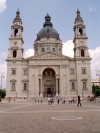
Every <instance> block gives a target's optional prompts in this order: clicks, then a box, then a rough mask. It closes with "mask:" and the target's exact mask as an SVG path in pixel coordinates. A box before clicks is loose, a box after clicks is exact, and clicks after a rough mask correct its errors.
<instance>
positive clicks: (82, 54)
mask: <svg viewBox="0 0 100 133" xmlns="http://www.w3.org/2000/svg"><path fill="white" fill-rule="evenodd" d="M84 56H85V54H84V49H81V57H84Z"/></svg>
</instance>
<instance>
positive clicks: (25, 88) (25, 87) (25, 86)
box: [23, 83, 27, 91]
mask: <svg viewBox="0 0 100 133" xmlns="http://www.w3.org/2000/svg"><path fill="white" fill-rule="evenodd" d="M23 90H24V91H26V90H27V83H24V88H23Z"/></svg>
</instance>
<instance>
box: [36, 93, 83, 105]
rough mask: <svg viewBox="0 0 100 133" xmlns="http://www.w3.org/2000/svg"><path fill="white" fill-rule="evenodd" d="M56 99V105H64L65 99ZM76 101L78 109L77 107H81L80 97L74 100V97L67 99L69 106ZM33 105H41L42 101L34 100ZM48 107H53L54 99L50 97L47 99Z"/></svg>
mask: <svg viewBox="0 0 100 133" xmlns="http://www.w3.org/2000/svg"><path fill="white" fill-rule="evenodd" d="M56 98H57V103H58V104H59V103H60V101H61V102H62V104H65V101H66V99H65V97H64V98H60V96H57V97H56ZM76 100H77V107H79V106H81V107H82V104H81V97H80V95H78V96H77V98H75V97H73V98H68V102H69V104H71V103H76ZM35 103H42V99H41V100H36V99H35ZM48 105H52V107H53V105H54V97H51V96H50V97H48Z"/></svg>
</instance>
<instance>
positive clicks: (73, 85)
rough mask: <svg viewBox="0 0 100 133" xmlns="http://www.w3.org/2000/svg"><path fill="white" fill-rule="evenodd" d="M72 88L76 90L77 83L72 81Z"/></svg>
mask: <svg viewBox="0 0 100 133" xmlns="http://www.w3.org/2000/svg"><path fill="white" fill-rule="evenodd" d="M72 90H75V83H74V82H72Z"/></svg>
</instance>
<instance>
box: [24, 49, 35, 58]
mask: <svg viewBox="0 0 100 133" xmlns="http://www.w3.org/2000/svg"><path fill="white" fill-rule="evenodd" d="M33 55H34V49H28V50H27V51H25V53H24V58H27V57H30V56H33Z"/></svg>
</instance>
